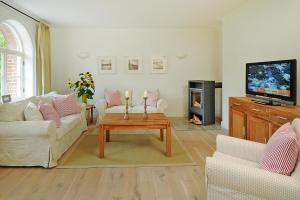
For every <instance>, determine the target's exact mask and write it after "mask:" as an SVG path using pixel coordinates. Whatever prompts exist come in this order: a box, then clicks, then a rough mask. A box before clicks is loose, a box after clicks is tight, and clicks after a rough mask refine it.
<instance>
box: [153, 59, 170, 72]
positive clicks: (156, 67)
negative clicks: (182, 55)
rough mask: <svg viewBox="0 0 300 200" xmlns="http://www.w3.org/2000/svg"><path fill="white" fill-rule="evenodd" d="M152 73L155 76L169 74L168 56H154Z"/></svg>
mask: <svg viewBox="0 0 300 200" xmlns="http://www.w3.org/2000/svg"><path fill="white" fill-rule="evenodd" d="M151 72H152V73H154V74H166V73H168V60H167V57H166V56H152V58H151Z"/></svg>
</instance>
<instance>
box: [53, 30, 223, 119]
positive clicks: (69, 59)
mask: <svg viewBox="0 0 300 200" xmlns="http://www.w3.org/2000/svg"><path fill="white" fill-rule="evenodd" d="M51 34H52V35H51V37H52V77H53V78H52V88H53V89H54V90H57V91H59V92H67V91H68V90H67V89H66V86H65V81H66V80H68V79H72V80H74V79H76V78H77V75H78V74H79V73H80V72H85V71H90V72H92V73H93V75H94V77H95V82H96V95H95V97H94V99H95V101H96V100H98V99H100V98H103V91H104V89H105V88H119V87H121V88H159V89H160V91H161V96H162V97H163V98H165V99H167V101H168V102H169V107H168V110H167V114H168V115H169V116H183V115H186V113H187V83H188V80H192V79H198V80H200V79H205V80H220V79H221V73H220V71H221V70H220V68H219V67H220V65H219V64H220V61H219V59H218V58H219V54H218V48H219V44H220V37H219V35H220V34H219V31H218V30H217V29H210V28H203V29H188V30H187V29H185V30H175V29H149V30H147V29H118V30H102V29H97V28H90V29H88V28H77V29H70V28H52V29H51ZM79 52H89V53H90V57H89V58H87V59H79V58H78V57H77V54H78V53H79ZM185 53H186V54H187V55H188V56H187V58H186V59H182V60H180V59H177V58H176V56H177V55H182V54H185ZM155 55H162V56H167V57H168V66H169V72H168V73H167V74H151V71H150V57H151V56H155ZM98 56H116V57H117V73H116V74H113V75H99V74H98V73H97V57H98ZM124 56H142V57H143V64H144V71H143V73H141V74H127V73H126V71H125V67H124ZM219 109H220V108H219Z"/></svg>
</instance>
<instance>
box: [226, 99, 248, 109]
mask: <svg viewBox="0 0 300 200" xmlns="http://www.w3.org/2000/svg"><path fill="white" fill-rule="evenodd" d="M229 103H230V107H231V108H233V109H235V110H240V111H245V104H244V103H243V102H242V101H238V100H231V101H230V102H229Z"/></svg>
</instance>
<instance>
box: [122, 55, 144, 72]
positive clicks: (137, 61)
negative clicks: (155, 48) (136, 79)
mask: <svg viewBox="0 0 300 200" xmlns="http://www.w3.org/2000/svg"><path fill="white" fill-rule="evenodd" d="M125 67H126V71H127V72H128V73H141V72H142V71H143V60H142V57H139V56H127V57H125Z"/></svg>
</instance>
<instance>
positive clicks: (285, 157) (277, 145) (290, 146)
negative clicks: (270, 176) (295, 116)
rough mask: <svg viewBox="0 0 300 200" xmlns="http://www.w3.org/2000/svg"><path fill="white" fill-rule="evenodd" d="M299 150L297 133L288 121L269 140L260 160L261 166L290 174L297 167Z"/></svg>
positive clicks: (268, 169) (272, 170)
mask: <svg viewBox="0 0 300 200" xmlns="http://www.w3.org/2000/svg"><path fill="white" fill-rule="evenodd" d="M298 152H299V148H298V143H297V136H296V133H295V132H294V130H293V127H292V126H291V125H290V123H286V124H284V125H283V126H281V127H280V128H279V129H278V130H277V131H276V132H275V133H274V134H273V135H272V137H271V138H270V140H269V141H268V143H267V145H266V149H265V150H264V153H263V156H262V158H261V161H260V167H261V168H262V169H265V170H267V171H271V172H275V173H279V174H283V175H288V176H290V175H291V173H292V172H293V170H294V168H295V165H296V162H297V158H298Z"/></svg>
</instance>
